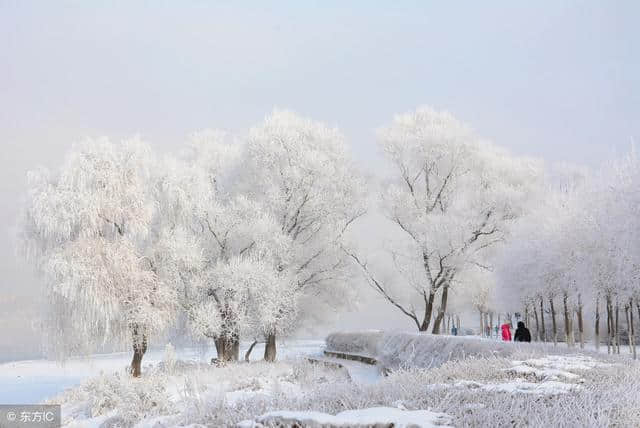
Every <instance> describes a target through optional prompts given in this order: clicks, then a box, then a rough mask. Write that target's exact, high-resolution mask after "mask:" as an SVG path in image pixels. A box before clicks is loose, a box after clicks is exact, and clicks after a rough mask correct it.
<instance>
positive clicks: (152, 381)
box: [50, 373, 175, 426]
mask: <svg viewBox="0 0 640 428" xmlns="http://www.w3.org/2000/svg"><path fill="white" fill-rule="evenodd" d="M50 402H52V403H54V402H55V403H62V404H69V403H78V402H80V403H83V405H82V406H76V408H75V410H76V411H75V412H74V413H73V414H71V415H70V416H71V417H72V418H75V419H77V418H80V419H84V418H95V417H97V416H102V415H108V414H110V413H112V412H113V411H115V413H116V414H117V416H118V417H119V420H120V421H121V424H123V425H124V426H133V425H134V424H135V423H136V422H138V421H139V420H141V419H145V418H148V417H152V416H160V415H164V414H168V413H173V412H174V411H175V409H174V407H173V405H172V403H171V402H170V400H169V396H168V393H167V378H166V377H165V376H164V375H162V374H159V373H149V374H148V375H146V376H145V377H143V378H132V377H131V376H129V375H127V374H120V373H116V374H113V375H104V374H103V375H100V376H98V377H95V378H92V379H90V380H89V381H87V382H86V383H84V384H82V385H81V386H79V387H78V388H74V389H72V390H69V391H67V392H65V393H64V394H63V395H62V396H59V397H57V398H55V399H53V400H50Z"/></svg>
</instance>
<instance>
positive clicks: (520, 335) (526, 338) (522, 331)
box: [513, 321, 531, 342]
mask: <svg viewBox="0 0 640 428" xmlns="http://www.w3.org/2000/svg"><path fill="white" fill-rule="evenodd" d="M513 341H514V342H531V333H530V332H529V329H528V328H527V327H525V325H524V323H523V322H522V321H518V328H517V329H516V332H515V334H514V335H513Z"/></svg>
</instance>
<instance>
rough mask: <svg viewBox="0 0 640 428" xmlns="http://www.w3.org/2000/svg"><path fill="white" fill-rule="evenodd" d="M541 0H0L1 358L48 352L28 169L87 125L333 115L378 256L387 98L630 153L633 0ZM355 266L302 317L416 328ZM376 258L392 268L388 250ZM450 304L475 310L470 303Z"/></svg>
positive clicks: (553, 156)
mask: <svg viewBox="0 0 640 428" xmlns="http://www.w3.org/2000/svg"><path fill="white" fill-rule="evenodd" d="M544 6H545V7H540V4H537V5H536V8H535V10H534V9H533V8H532V7H531V8H529V7H528V6H526V5H514V4H510V3H508V2H501V3H496V4H493V5H489V6H488V5H480V4H477V5H476V4H467V5H464V7H462V6H460V5H457V7H456V6H455V5H444V4H442V5H422V4H419V3H413V2H406V3H400V4H396V5H393V6H387V7H382V6H380V5H375V6H374V5H367V7H365V3H364V2H363V3H358V2H356V3H350V4H349V5H342V4H339V3H337V2H336V3H323V4H322V5H315V6H314V5H301V4H296V3H293V2H291V3H288V4H286V5H285V3H282V4H278V5H273V6H268V7H267V6H264V5H261V4H257V3H256V4H252V5H249V4H247V5H245V6H244V7H243V8H233V9H232V8H230V7H229V6H228V5H226V4H213V5H205V4H203V3H199V2H191V3H186V4H182V5H181V7H180V8H178V7H176V6H170V5H159V6H152V5H151V4H146V3H143V2H140V3H137V4H133V5H131V4H129V5H126V8H125V5H124V4H121V5H118V4H115V5H109V6H104V5H103V6H99V5H90V4H80V3H77V2H63V3H59V4H55V5H54V4H53V3H52V4H48V5H43V4H36V3H32V4H30V3H29V2H2V3H1V4H0V35H1V36H2V37H0V52H2V53H3V55H2V63H3V66H2V67H0V82H2V83H0V85H1V86H0V88H1V93H2V96H0V141H1V142H2V156H1V157H0V164H1V167H0V192H1V194H2V195H1V196H2V200H3V202H4V203H3V206H2V208H1V209H0V222H1V223H2V224H3V225H4V237H5V238H4V239H2V241H1V244H0V245H1V246H0V272H1V273H2V275H1V277H0V304H2V307H3V310H2V312H0V326H1V327H2V332H3V334H2V337H1V338H0V359H13V358H19V357H27V356H36V355H39V353H40V343H41V336H42V329H41V326H40V324H39V322H38V319H39V317H40V314H42V313H43V311H42V309H41V308H40V307H39V306H38V303H37V302H39V301H40V299H39V296H41V293H42V282H41V280H40V279H38V276H37V275H36V273H35V272H34V271H33V269H32V267H31V266H30V265H29V263H26V262H25V261H24V260H23V258H22V257H21V256H17V255H16V250H15V242H16V239H15V236H16V232H17V227H18V226H17V224H18V223H19V221H18V218H19V213H20V207H21V205H22V204H23V202H24V201H25V200H26V190H27V171H30V170H34V169H36V168H37V167H38V166H40V165H43V166H45V167H47V168H49V169H50V170H52V171H56V170H58V169H59V168H60V167H61V166H62V165H63V163H64V160H65V154H66V153H68V152H69V151H70V150H71V148H72V146H73V145H74V144H75V143H79V142H81V141H83V140H85V139H86V138H87V137H91V138H98V137H101V136H105V135H106V136H108V137H109V138H110V139H111V140H112V141H113V142H114V143H117V142H118V141H119V140H121V139H124V138H129V137H131V136H135V135H139V136H140V139H141V140H144V141H145V142H147V143H148V144H149V145H150V147H151V149H152V150H153V152H154V153H155V154H156V155H157V156H158V157H163V156H165V155H167V154H170V153H172V154H176V155H178V154H180V153H181V152H183V150H184V147H185V143H186V142H187V141H189V140H190V139H191V137H189V136H190V135H191V134H192V133H193V132H197V131H201V130H203V129H209V128H217V129H222V130H225V131H226V132H227V133H228V134H229V135H231V136H232V138H231V140H233V139H234V138H236V139H238V144H240V141H241V140H242V139H243V138H246V136H247V134H248V133H249V131H248V130H249V129H251V128H252V127H256V126H260V124H261V123H262V122H263V120H264V119H265V117H267V116H268V115H270V114H271V112H272V111H273V109H274V107H279V108H282V109H290V110H292V111H294V112H296V113H297V114H298V115H300V116H301V117H303V118H311V119H313V120H314V121H319V122H321V123H324V124H326V125H327V127H328V128H329V129H333V128H338V129H339V131H340V132H341V133H342V134H344V137H345V138H344V144H345V146H346V147H347V148H348V149H349V151H350V153H351V156H352V158H353V162H354V164H355V165H356V166H357V167H358V169H359V170H360V171H361V172H362V173H363V176H364V180H366V183H367V184H366V186H365V187H366V189H367V197H366V198H365V200H364V201H363V204H364V205H365V206H366V207H367V208H368V214H367V215H366V216H365V217H363V218H361V219H359V220H358V221H357V222H356V223H354V227H353V230H352V231H351V235H352V236H351V240H352V241H355V242H357V244H358V245H357V247H358V248H355V247H350V249H351V250H352V251H351V252H352V254H353V255H358V256H360V255H362V254H366V255H367V258H368V259H370V260H375V258H376V257H381V258H382V257H383V256H382V255H381V254H385V252H386V250H389V249H390V246H391V245H390V242H389V241H390V240H391V239H392V237H393V236H394V234H395V233H396V229H397V225H394V224H393V222H389V221H388V220H387V219H386V218H385V215H384V213H383V212H382V210H379V203H378V200H377V198H378V196H379V194H380V193H381V191H380V189H379V187H378V185H380V184H384V183H385V180H384V178H385V177H388V176H389V175H390V174H392V173H393V168H392V166H391V164H390V163H387V162H385V160H384V153H383V150H382V149H381V147H386V148H387V149H388V148H389V147H390V146H393V144H394V141H395V139H394V138H395V137H394V135H393V132H394V130H393V126H392V124H393V121H394V115H395V114H401V113H406V112H415V111H416V108H417V107H418V106H421V105H425V104H426V105H430V106H433V107H434V109H435V111H437V112H441V111H449V112H451V114H452V115H453V116H455V118H456V121H457V120H459V121H461V123H463V124H465V125H466V126H468V127H469V128H470V131H469V132H471V133H472V134H473V135H474V138H475V137H477V138H478V139H488V140H491V141H492V142H493V143H494V144H496V145H497V146H499V147H502V148H505V149H507V150H508V152H509V156H513V157H514V158H517V159H521V158H527V159H532V162H533V163H534V164H535V165H536V168H540V170H545V171H547V172H546V173H545V174H547V175H553V174H555V172H554V171H558V170H561V171H562V170H564V171H567V170H569V169H570V170H571V171H578V172H580V171H583V169H582V168H581V167H578V166H577V165H584V166H586V167H588V168H590V169H592V170H593V171H600V170H601V168H602V167H603V166H604V167H605V168H606V166H607V165H608V164H607V163H606V161H608V160H612V159H621V158H623V157H624V156H625V155H626V154H627V153H628V152H629V151H630V149H631V146H632V144H633V142H634V141H635V139H636V138H637V137H638V135H639V134H640V129H639V128H638V120H637V118H638V115H639V113H640V92H639V91H640V82H638V80H637V78H636V76H638V75H639V72H640V55H639V54H638V51H637V49H635V48H634V46H633V44H632V41H633V40H636V39H637V31H638V30H637V28H636V26H635V25H634V18H635V17H636V16H638V12H640V10H638V5H637V4H636V3H634V2H617V3H616V4H613V5H605V4H603V3H598V2H586V3H580V4H568V3H557V2H548V3H547V4H545V5H544ZM605 6H606V7H605ZM496 15H498V16H499V17H500V18H501V19H495V18H496ZM487 17H492V19H491V20H487V19H485V18H487ZM454 18H455V19H454ZM452 23H455V24H452ZM381 127H385V129H386V130H387V131H388V133H387V134H385V135H386V137H385V136H384V135H383V136H382V137H381V134H380V132H378V134H376V130H377V129H378V130H379V129H380V128H381ZM465 132H466V131H465ZM455 136H456V138H457V137H458V136H459V135H458V134H457V133H456V134H455ZM381 140H382V145H380V144H377V143H376V142H378V143H380V142H381ZM93 141H94V142H95V141H97V140H93ZM385 141H386V143H385ZM232 142H233V141H232ZM385 144H386V145H385ZM387 152H388V150H387ZM496 156H497V155H496ZM500 156H502V154H500ZM562 162H564V164H563V163H562ZM558 165H561V166H560V167H558ZM568 165H571V166H570V167H569V166H568ZM576 174H577V176H580V174H578V173H576ZM519 179H520V178H518V180H519ZM563 180H564V181H563ZM531 181H535V180H531ZM551 182H554V183H558V182H563V183H565V182H566V177H561V178H557V177H556V178H552V179H551ZM580 182H581V183H582V181H580ZM600 182H603V181H600ZM510 196H513V195H510ZM378 211H380V212H378ZM519 233H525V232H524V231H519ZM522 251H523V252H524V250H522ZM476 261H477V260H476ZM477 262H478V263H480V262H479V261H477ZM369 266H371V263H370V264H369ZM352 267H354V268H355V269H354V271H353V272H352V274H353V277H352V278H353V279H352V280H351V284H352V287H353V289H354V290H350V291H355V292H356V295H357V296H358V299H357V300H359V304H358V305H356V304H355V300H356V299H354V301H353V303H354V304H353V305H351V306H350V307H349V306H347V307H344V308H341V310H340V311H338V313H336V314H335V316H333V317H319V318H318V319H319V321H318V322H313V323H302V324H301V325H300V328H297V329H296V332H295V334H298V335H302V336H311V335H321V334H324V333H326V332H327V331H329V330H331V329H333V328H336V326H339V328H341V329H348V328H383V327H384V328H390V327H392V328H400V329H415V328H416V326H415V324H414V323H413V321H411V320H410V319H409V318H407V317H406V316H405V315H404V314H402V313H400V312H399V311H398V309H397V308H395V307H393V306H392V305H389V303H388V302H387V301H385V299H384V297H382V296H381V295H380V294H379V293H376V292H375V290H373V289H372V288H370V287H367V285H366V279H367V275H366V272H365V274H362V272H359V270H358V269H357V267H358V266H357V264H356V265H354V266H352ZM376 267H377V268H378V269H379V270H377V271H376V272H373V273H375V274H376V275H377V277H378V278H380V277H381V278H383V279H385V280H387V279H388V280H392V279H393V276H394V275H395V274H394V273H392V268H393V263H390V262H389V260H388V259H387V260H386V261H382V260H381V261H380V262H379V264H377V266H376ZM514 282H517V279H515V280H514ZM400 294H402V292H400ZM458 297H459V296H458ZM532 297H533V296H532ZM509 298H510V296H506V297H505V301H508V300H509ZM438 299H440V296H439V295H438ZM451 299H452V301H453V302H455V299H456V295H455V293H453V294H452V296H451ZM501 303H503V302H501ZM508 303H512V302H506V304H508ZM436 306H437V305H436ZM590 309H591V307H590ZM458 312H459V314H460V316H462V318H463V325H464V324H468V325H469V326H472V327H476V326H477V324H478V320H477V318H478V315H477V313H476V312H477V308H474V307H472V306H471V305H470V306H469V309H468V310H467V309H460V310H459V311H458ZM639 315H640V314H639ZM310 326H312V327H313V328H310ZM430 330H431V329H430Z"/></svg>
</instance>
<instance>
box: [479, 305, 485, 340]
mask: <svg viewBox="0 0 640 428" xmlns="http://www.w3.org/2000/svg"><path fill="white" fill-rule="evenodd" d="M479 312H480V337H484V313H483V312H482V311H480V310H479Z"/></svg>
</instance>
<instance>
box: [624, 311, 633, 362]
mask: <svg viewBox="0 0 640 428" xmlns="http://www.w3.org/2000/svg"><path fill="white" fill-rule="evenodd" d="M631 309H633V308H631ZM624 319H625V321H626V322H627V341H628V342H629V352H630V353H633V347H632V346H631V342H633V338H632V337H631V323H630V322H629V305H624Z"/></svg>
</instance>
